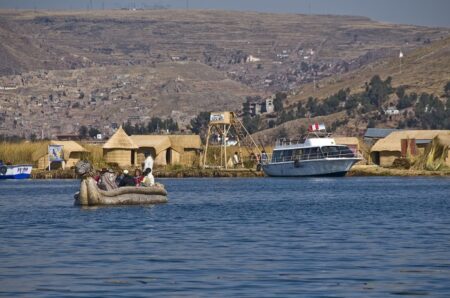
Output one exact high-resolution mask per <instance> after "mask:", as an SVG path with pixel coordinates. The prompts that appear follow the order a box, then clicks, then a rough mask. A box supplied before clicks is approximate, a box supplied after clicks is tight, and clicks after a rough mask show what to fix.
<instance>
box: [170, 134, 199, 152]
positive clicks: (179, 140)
mask: <svg viewBox="0 0 450 298" xmlns="http://www.w3.org/2000/svg"><path fill="white" fill-rule="evenodd" d="M169 138H170V142H171V143H172V148H173V149H175V150H176V151H178V152H181V151H180V150H182V149H186V148H189V149H201V148H202V140H201V139H200V136H199V135H170V136H169Z"/></svg>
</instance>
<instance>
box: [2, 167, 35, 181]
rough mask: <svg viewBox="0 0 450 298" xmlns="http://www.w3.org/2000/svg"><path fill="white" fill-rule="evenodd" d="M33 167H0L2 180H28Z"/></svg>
mask: <svg viewBox="0 0 450 298" xmlns="http://www.w3.org/2000/svg"><path fill="white" fill-rule="evenodd" d="M32 169H33V166H32V165H4V164H1V165H0V179H28V178H30V176H31V170H32Z"/></svg>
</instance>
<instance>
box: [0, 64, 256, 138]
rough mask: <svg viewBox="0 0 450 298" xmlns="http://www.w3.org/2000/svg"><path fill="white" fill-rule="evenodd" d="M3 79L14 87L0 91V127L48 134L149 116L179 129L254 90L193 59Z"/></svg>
mask: <svg viewBox="0 0 450 298" xmlns="http://www.w3.org/2000/svg"><path fill="white" fill-rule="evenodd" d="M6 82H9V83H10V84H11V82H12V85H14V86H18V88H17V89H14V90H0V107H1V109H2V111H5V114H4V115H3V117H0V128H1V127H3V131H5V132H12V133H14V132H16V134H22V133H23V134H25V135H29V134H31V133H35V134H37V133H39V134H40V133H41V131H44V132H45V134H46V136H49V137H50V136H54V135H55V134H61V133H76V132H78V129H79V127H80V126H81V125H90V126H93V127H96V128H98V129H101V131H102V132H104V133H109V132H111V125H112V124H113V123H116V124H121V123H123V122H125V121H128V120H130V121H131V122H132V123H136V122H143V123H147V122H148V121H149V120H150V118H151V117H152V116H158V117H168V116H170V117H172V118H174V119H175V120H176V121H178V122H179V124H180V126H182V127H183V126H186V125H187V124H188V123H189V121H190V119H191V118H193V117H195V116H196V115H197V114H198V113H199V112H200V111H204V110H211V109H218V110H235V108H236V107H240V105H241V102H242V99H243V98H244V97H245V96H247V95H257V94H258V93H256V92H254V91H253V90H252V89H250V88H249V87H248V86H245V85H242V84H240V83H239V82H236V81H233V80H230V79H228V78H227V77H226V75H225V74H224V73H222V72H220V71H217V70H215V69H213V68H211V67H209V66H207V65H204V64H201V63H197V62H168V63H159V64H155V65H154V66H153V67H148V66H147V67H145V66H128V67H122V66H107V67H92V68H84V69H77V70H51V71H34V72H29V73H25V74H22V75H16V76H7V77H2V78H0V85H1V86H4V85H6ZM0 116H2V115H1V114H0ZM1 133H2V132H1V131H0V134H1Z"/></svg>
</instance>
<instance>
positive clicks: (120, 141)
mask: <svg viewBox="0 0 450 298" xmlns="http://www.w3.org/2000/svg"><path fill="white" fill-rule="evenodd" d="M137 148H138V146H137V145H136V144H135V143H134V142H133V140H132V139H131V138H130V137H129V136H128V135H127V133H126V132H125V131H124V130H123V128H122V126H121V127H119V129H118V130H117V131H116V133H115V134H113V135H112V137H111V138H110V139H109V140H108V142H106V143H105V145H103V149H137Z"/></svg>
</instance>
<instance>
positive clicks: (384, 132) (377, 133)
mask: <svg viewBox="0 0 450 298" xmlns="http://www.w3.org/2000/svg"><path fill="white" fill-rule="evenodd" d="M400 130H401V129H396V128H368V129H367V131H366V133H365V134H364V138H385V137H387V136H388V135H389V134H390V133H391V132H394V131H400Z"/></svg>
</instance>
